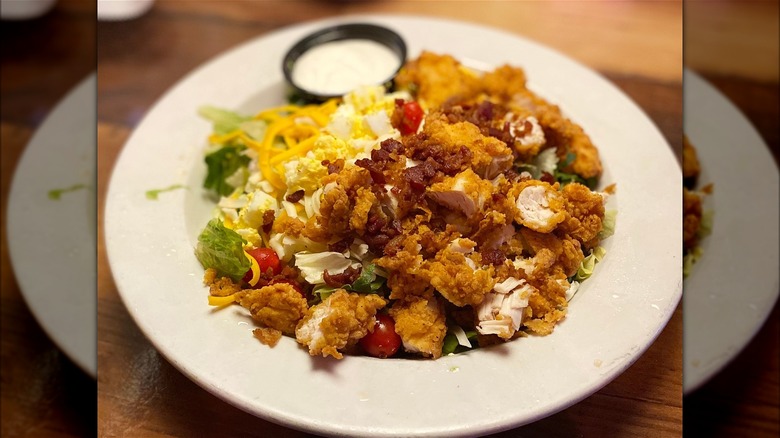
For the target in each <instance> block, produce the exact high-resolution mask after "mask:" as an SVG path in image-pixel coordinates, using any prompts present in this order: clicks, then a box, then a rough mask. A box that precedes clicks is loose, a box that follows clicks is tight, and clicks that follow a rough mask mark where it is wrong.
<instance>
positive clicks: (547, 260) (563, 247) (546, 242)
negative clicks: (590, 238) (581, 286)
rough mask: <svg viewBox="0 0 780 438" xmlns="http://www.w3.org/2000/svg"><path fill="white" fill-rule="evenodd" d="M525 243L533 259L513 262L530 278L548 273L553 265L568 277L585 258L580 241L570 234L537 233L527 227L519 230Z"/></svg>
mask: <svg viewBox="0 0 780 438" xmlns="http://www.w3.org/2000/svg"><path fill="white" fill-rule="evenodd" d="M520 234H521V235H522V236H523V239H524V241H525V243H526V244H527V245H528V247H529V249H530V251H531V254H532V255H533V256H534V257H533V259H530V260H528V259H519V260H517V261H516V262H515V265H516V266H517V267H520V268H523V269H524V270H525V272H526V275H528V276H529V277H530V278H537V277H541V276H546V275H548V273H549V271H550V270H551V269H552V268H553V266H558V267H559V268H560V269H561V271H562V272H563V273H564V274H566V275H565V277H570V276H572V275H574V273H575V272H577V269H578V268H579V266H580V263H581V262H582V259H584V258H585V255H584V254H583V252H582V247H581V246H580V242H579V241H577V240H576V239H574V238H572V237H570V236H563V237H562V238H560V237H558V236H556V235H555V234H551V233H539V232H536V231H533V230H531V229H528V228H523V229H521V230H520Z"/></svg>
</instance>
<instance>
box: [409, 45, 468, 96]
mask: <svg viewBox="0 0 780 438" xmlns="http://www.w3.org/2000/svg"><path fill="white" fill-rule="evenodd" d="M395 84H396V86H397V87H398V88H399V89H406V90H413V91H414V94H415V95H416V97H417V99H418V100H420V101H421V102H422V103H423V105H425V106H426V107H428V108H432V107H437V106H440V105H441V104H442V103H444V102H446V101H447V100H450V99H452V98H457V97H459V96H462V97H469V96H473V95H474V94H475V93H477V92H478V90H479V88H480V86H479V79H478V78H477V77H476V75H475V74H474V73H472V72H470V71H468V70H467V69H465V68H463V67H462V66H461V64H460V62H458V61H457V60H456V59H455V58H453V57H452V56H449V55H437V54H434V53H431V52H426V51H424V52H422V53H421V54H420V57H419V58H417V59H416V60H413V61H409V62H407V63H406V64H405V65H404V67H403V68H402V69H401V71H400V72H399V73H398V75H397V76H396V77H395Z"/></svg>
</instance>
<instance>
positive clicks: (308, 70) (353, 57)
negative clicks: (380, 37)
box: [292, 39, 401, 94]
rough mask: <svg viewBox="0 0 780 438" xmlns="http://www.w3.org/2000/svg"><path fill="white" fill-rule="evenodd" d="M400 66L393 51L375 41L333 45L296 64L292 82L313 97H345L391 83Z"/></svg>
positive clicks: (309, 53) (319, 48)
mask: <svg viewBox="0 0 780 438" xmlns="http://www.w3.org/2000/svg"><path fill="white" fill-rule="evenodd" d="M400 62H401V61H400V60H399V59H398V56H396V54H395V53H394V52H393V51H392V50H391V49H390V48H388V47H387V46H385V45H383V44H380V43H377V42H375V41H371V40H361V39H350V40H341V41H333V42H330V43H325V44H322V45H319V46H316V47H312V48H311V49H309V50H307V51H306V52H304V53H303V54H302V55H301V56H300V58H298V60H297V61H296V62H295V67H294V68H293V72H292V79H293V82H294V83H295V84H296V85H297V86H298V87H300V88H303V89H305V90H307V91H310V92H313V93H318V94H344V93H346V92H348V91H350V90H353V89H355V88H357V87H359V86H361V85H376V84H381V83H383V82H385V81H387V80H388V79H390V77H391V76H392V75H393V73H394V72H395V70H396V69H397V68H398V66H399V64H400Z"/></svg>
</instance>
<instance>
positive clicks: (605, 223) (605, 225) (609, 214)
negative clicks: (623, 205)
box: [598, 210, 617, 240]
mask: <svg viewBox="0 0 780 438" xmlns="http://www.w3.org/2000/svg"><path fill="white" fill-rule="evenodd" d="M616 220H617V210H607V211H605V212H604V220H602V222H601V231H599V234H598V238H599V240H604V239H606V238H607V237H609V236H611V235H613V234H615V222H616Z"/></svg>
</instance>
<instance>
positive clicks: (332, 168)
mask: <svg viewBox="0 0 780 438" xmlns="http://www.w3.org/2000/svg"><path fill="white" fill-rule="evenodd" d="M322 165H323V166H325V167H327V168H328V175H330V174H333V173H339V172H341V169H343V168H344V159H342V158H339V159H337V160H336V161H334V162H333V163H331V162H330V160H322Z"/></svg>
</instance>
